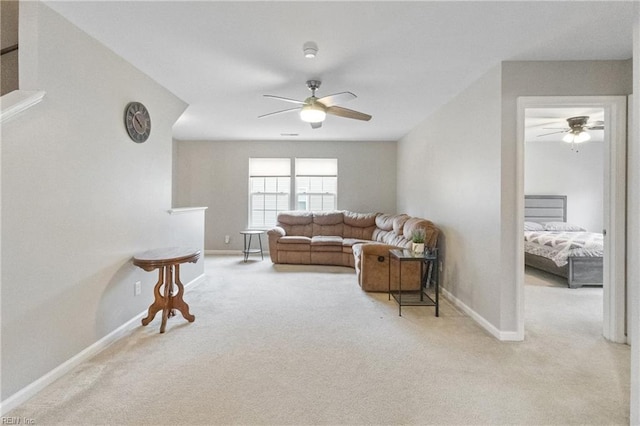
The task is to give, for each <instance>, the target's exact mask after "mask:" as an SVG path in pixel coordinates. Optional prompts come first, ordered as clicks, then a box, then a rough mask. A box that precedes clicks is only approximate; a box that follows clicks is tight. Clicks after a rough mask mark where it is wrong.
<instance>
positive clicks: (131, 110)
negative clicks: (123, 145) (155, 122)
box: [124, 102, 151, 143]
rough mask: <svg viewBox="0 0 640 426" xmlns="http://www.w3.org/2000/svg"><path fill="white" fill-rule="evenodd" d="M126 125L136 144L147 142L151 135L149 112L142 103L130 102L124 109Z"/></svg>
mask: <svg viewBox="0 0 640 426" xmlns="http://www.w3.org/2000/svg"><path fill="white" fill-rule="evenodd" d="M124 125H125V127H126V128H127V132H128V133H129V137H130V138H131V139H132V140H133V141H134V142H138V143H142V142H144V141H146V140H147V139H148V138H149V134H150V133H151V117H149V111H148V110H147V108H146V107H145V106H144V105H142V104H141V103H140V102H130V103H129V104H128V105H127V107H126V108H125V109H124Z"/></svg>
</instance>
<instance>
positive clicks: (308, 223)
mask: <svg viewBox="0 0 640 426" xmlns="http://www.w3.org/2000/svg"><path fill="white" fill-rule="evenodd" d="M278 226H279V227H281V228H282V229H284V231H285V233H286V235H302V236H305V237H309V238H311V236H312V235H313V213H312V212H308V211H290V212H280V213H278Z"/></svg>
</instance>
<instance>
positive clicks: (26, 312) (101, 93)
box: [1, 2, 203, 401]
mask: <svg viewBox="0 0 640 426" xmlns="http://www.w3.org/2000/svg"><path fill="white" fill-rule="evenodd" d="M20 7H21V19H22V17H23V16H24V17H28V19H27V20H25V21H24V22H23V21H21V27H20V32H21V43H22V44H21V51H22V50H23V49H26V51H28V52H29V55H25V62H24V63H23V65H24V66H25V69H28V70H29V72H28V75H27V76H26V78H24V79H22V89H24V90H35V89H39V90H44V91H46V96H45V98H44V99H43V100H42V102H41V103H39V104H38V105H36V106H35V107H32V108H31V109H29V110H27V111H25V112H23V113H21V114H20V115H18V116H15V117H13V118H11V119H10V120H8V121H5V122H4V123H2V147H1V152H2V168H1V171H2V215H1V217H2V250H1V253H2V301H1V303H2V305H1V312H2V321H1V323H2V328H1V333H2V342H1V343H2V344H1V346H2V365H1V369H2V383H1V387H2V395H1V398H2V400H3V401H5V400H6V399H7V398H8V397H9V396H11V395H13V394H14V393H16V392H17V391H19V390H20V389H22V388H24V387H25V386H27V385H28V384H30V383H31V382H33V381H34V380H36V379H38V378H40V377H42V376H43V375H45V374H46V373H48V372H50V371H51V370H52V369H54V368H55V367H58V366H59V365H61V364H62V363H64V362H65V361H67V360H69V359H70V358H72V357H74V356H76V355H77V354H79V353H80V352H81V351H83V350H84V349H86V348H88V347H89V346H91V345H92V344H94V343H95V342H97V341H99V340H100V339H101V338H103V337H104V336H106V335H107V334H108V333H110V332H112V331H113V330H115V329H117V328H118V327H120V326H122V325H123V324H125V323H126V322H127V321H129V320H130V319H132V318H133V317H135V316H136V315H138V314H140V313H141V312H143V311H145V310H146V308H147V307H148V306H149V304H150V303H151V302H152V301H153V293H152V289H153V285H154V283H155V281H156V278H157V274H156V273H148V272H144V271H142V270H141V269H139V268H136V267H134V266H133V265H132V263H131V256H132V255H133V254H135V253H137V252H140V251H144V250H147V249H150V248H155V247H166V246H170V245H186V244H189V245H196V246H197V245H198V244H199V245H200V246H202V245H203V241H202V239H203V238H202V228H203V225H202V224H201V225H200V230H199V232H198V229H197V228H198V226H197V224H195V225H194V223H191V221H190V220H189V216H188V215H177V216H172V215H169V214H168V212H167V211H168V210H169V209H170V208H171V180H172V176H171V155H172V139H171V127H172V125H173V123H174V122H175V120H176V119H177V118H178V116H179V115H180V114H181V113H182V111H183V110H184V108H185V104H184V103H183V102H182V101H180V100H179V99H177V98H176V97H175V96H173V95H172V94H170V93H168V92H167V91H166V90H165V89H163V88H162V87H160V86H159V85H158V84H157V83H155V82H154V81H153V80H151V79H150V78H149V77H147V76H146V75H144V74H142V73H141V72H139V71H138V70H137V69H135V68H133V67H132V66H131V65H129V64H128V63H126V62H125V61H124V60H122V59H121V58H119V57H118V56H116V55H115V54H114V53H113V52H111V51H110V50H108V49H106V48H105V47H104V46H103V45H101V44H99V43H97V42H96V41H95V40H93V39H92V38H90V37H88V36H87V35H86V34H85V33H83V32H81V31H80V30H78V29H77V28H76V27H74V26H72V25H71V24H70V23H69V22H68V21H66V20H64V19H63V18H62V17H60V16H59V15H57V14H56V13H55V12H53V11H52V10H50V9H49V8H48V7H47V6H45V5H43V4H41V3H39V2H21V5H20ZM23 12H24V13H23ZM23 32H24V33H25V34H27V35H28V37H25V38H22V34H23ZM21 59H22V57H21ZM21 77H23V76H21ZM132 100H138V101H142V102H143V103H145V104H146V105H147V107H148V109H149V111H150V112H151V120H152V126H153V127H152V132H151V137H150V138H149V140H148V141H147V142H146V143H144V144H137V143H134V142H132V141H131V140H130V139H129V137H128V136H127V134H126V131H125V128H124V124H123V112H124V108H125V105H126V104H127V103H128V102H129V101H132ZM200 222H201V223H202V222H203V219H202V215H200ZM178 229H179V230H178ZM183 229H186V232H182V230H183ZM198 234H199V235H198ZM202 265H203V262H199V264H198V265H192V264H189V265H188V267H185V268H183V269H182V270H181V272H182V277H183V281H184V282H188V281H190V280H192V279H194V278H196V277H198V276H200V275H201V274H202V273H203V267H202ZM137 280H140V281H142V295H141V296H137V297H136V296H134V295H133V294H134V293H133V284H134V282H135V281H137ZM196 315H197V313H196Z"/></svg>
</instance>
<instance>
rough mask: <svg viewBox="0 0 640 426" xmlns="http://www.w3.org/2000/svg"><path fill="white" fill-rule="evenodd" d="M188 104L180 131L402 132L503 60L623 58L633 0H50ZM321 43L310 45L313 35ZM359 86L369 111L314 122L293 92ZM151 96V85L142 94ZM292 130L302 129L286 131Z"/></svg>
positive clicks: (359, 102) (330, 135)
mask: <svg viewBox="0 0 640 426" xmlns="http://www.w3.org/2000/svg"><path fill="white" fill-rule="evenodd" d="M47 3H48V4H49V5H50V6H51V7H52V8H53V9H55V10H56V11H58V12H59V13H61V14H62V15H64V16H65V17H67V18H68V19H69V20H71V21H72V22H73V23H75V24H76V25H77V26H79V27H80V28H81V29H83V30H84V31H86V32H87V33H89V34H91V35H92V36H94V37H95V38H97V39H98V40H100V41H101V42H103V43H104V44H105V45H106V46H108V47H109V48H111V49H112V50H114V51H115V52H116V53H118V54H119V55H121V56H122V57H123V58H125V59H126V60H127V61H129V62H131V63H132V64H133V65H135V66H136V67H138V68H139V69H141V70H142V71H143V72H145V73H147V74H148V75H149V76H151V77H152V78H153V79H155V80H156V81H158V82H159V83H160V84H162V85H163V86H165V87H166V88H167V89H169V90H170V91H171V92H173V93H174V94H175V95H177V96H178V97H180V98H181V99H183V100H184V101H185V102H187V103H188V104H189V107H188V109H187V110H186V112H185V113H184V115H183V116H182V117H181V118H180V119H179V121H178V122H177V123H176V125H175V126H174V137H175V138H177V139H184V140H186V139H205V140H281V139H283V138H285V137H293V138H296V139H300V140H344V141H348V140H397V139H399V138H401V137H402V136H403V135H405V134H406V133H407V132H408V131H410V130H411V129H412V128H413V127H414V126H416V125H417V124H418V123H419V122H420V121H422V120H423V119H424V118H425V117H427V116H428V115H429V114H430V113H432V112H434V111H435V110H437V108H439V107H440V106H441V105H443V104H444V103H446V102H448V101H449V100H450V99H452V98H453V97H454V96H455V95H456V94H458V93H459V92H460V91H461V90H463V89H464V88H465V87H467V86H468V85H469V84H471V83H472V82H473V81H474V80H476V79H477V78H479V77H480V76H481V75H482V74H483V73H486V72H487V71H488V70H490V69H491V68H492V67H495V66H498V65H499V64H500V62H501V61H506V60H591V59H628V58H630V57H631V54H632V14H633V12H634V9H635V7H636V6H637V5H635V4H633V2H608V1H602V2H584V3H582V2H575V1H560V2H547V1H539V2H538V1H533V2H515V1H514V2H488V1H477V2H457V1H426V2H376V1H357V2H337V1H330V2H311V1H298V2H276V1H266V2H246V1H239V2H216V1H198V2H187V1H178V2H166V1H161V2H156V1H129V2H117V1H106V2H96V1H73V2H62V1H50V2H47ZM309 40H313V41H315V42H316V43H317V44H318V46H319V52H318V56H317V57H316V58H315V59H312V60H309V59H305V58H304V57H303V54H302V45H303V44H304V42H306V41H309ZM311 78H316V79H320V80H322V86H321V88H320V90H319V91H318V96H323V95H328V94H332V93H336V92H342V91H351V92H353V93H355V94H356V95H357V96H358V98H357V99H355V100H353V101H350V102H349V103H348V104H345V105H344V106H345V107H347V108H350V109H355V110H358V111H362V112H365V113H368V114H371V115H373V119H372V120H371V121H369V122H362V121H356V120H349V119H345V118H340V117H333V116H329V117H328V118H327V120H326V121H325V123H324V125H323V127H322V128H321V129H316V130H313V129H311V128H310V127H309V125H308V124H306V123H303V122H301V121H300V120H299V118H298V116H297V114H296V113H288V114H281V115H277V116H272V117H268V118H263V119H258V118H257V117H258V116H259V115H261V114H266V113H269V112H272V111H278V110H281V109H285V108H290V107H292V106H294V105H293V104H288V103H285V102H281V101H278V100H274V99H268V98H264V97H263V96H262V95H263V94H272V95H279V96H284V97H288V98H294V99H300V100H303V99H304V98H306V97H307V96H308V95H309V91H308V90H307V88H306V86H305V84H304V83H305V81H306V80H308V79H311ZM138 100H140V101H143V102H144V99H138ZM282 134H297V135H298V136H282Z"/></svg>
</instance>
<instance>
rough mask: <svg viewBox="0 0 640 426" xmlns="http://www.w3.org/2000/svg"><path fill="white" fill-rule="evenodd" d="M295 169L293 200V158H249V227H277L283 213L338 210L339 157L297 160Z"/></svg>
mask: <svg viewBox="0 0 640 426" xmlns="http://www.w3.org/2000/svg"><path fill="white" fill-rule="evenodd" d="M294 168H295V174H294V176H295V192H294V194H295V195H294V196H293V197H292V196H291V189H292V185H291V176H292V173H291V159H290V158H249V228H257V229H267V228H271V227H273V226H275V224H276V222H277V217H278V213H280V212H282V211H287V210H292V209H293V210H316V211H319V210H336V209H337V208H338V160H337V159H336V158H296V159H295V163H294ZM291 206H293V207H291Z"/></svg>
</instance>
